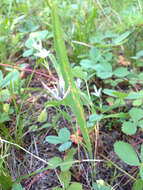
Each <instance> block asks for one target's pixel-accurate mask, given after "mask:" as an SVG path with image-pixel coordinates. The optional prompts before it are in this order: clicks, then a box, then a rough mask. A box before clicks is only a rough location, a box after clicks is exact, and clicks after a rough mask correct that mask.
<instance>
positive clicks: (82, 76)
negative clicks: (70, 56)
mask: <svg viewBox="0 0 143 190" xmlns="http://www.w3.org/2000/svg"><path fill="white" fill-rule="evenodd" d="M72 73H73V76H74V77H77V78H80V79H83V80H87V73H86V72H84V71H83V70H82V67H78V66H76V67H74V68H73V69H72Z"/></svg>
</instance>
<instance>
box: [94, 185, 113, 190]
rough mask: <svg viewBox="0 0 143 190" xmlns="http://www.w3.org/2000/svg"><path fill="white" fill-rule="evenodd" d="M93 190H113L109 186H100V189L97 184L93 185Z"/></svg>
mask: <svg viewBox="0 0 143 190" xmlns="http://www.w3.org/2000/svg"><path fill="white" fill-rule="evenodd" d="M93 189H94V190H111V188H110V187H108V186H100V187H99V185H98V184H97V183H94V184H93Z"/></svg>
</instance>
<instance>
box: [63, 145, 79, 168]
mask: <svg viewBox="0 0 143 190" xmlns="http://www.w3.org/2000/svg"><path fill="white" fill-rule="evenodd" d="M75 153H76V150H75V149H74V148H71V150H70V151H69V152H68V155H67V157H66V159H65V161H64V162H63V165H61V166H60V167H61V170H62V171H67V170H69V169H70V168H71V167H72V161H73V156H74V154H75Z"/></svg>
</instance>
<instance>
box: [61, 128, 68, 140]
mask: <svg viewBox="0 0 143 190" xmlns="http://www.w3.org/2000/svg"><path fill="white" fill-rule="evenodd" d="M58 135H59V138H60V139H61V140H62V141H63V142H67V141H68V140H69V139H70V131H69V130H68V129H67V128H62V129H60V131H59V134H58Z"/></svg>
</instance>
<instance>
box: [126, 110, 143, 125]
mask: <svg viewBox="0 0 143 190" xmlns="http://www.w3.org/2000/svg"><path fill="white" fill-rule="evenodd" d="M129 114H130V116H131V118H132V120H133V121H134V122H138V121H139V120H140V119H141V118H143V110H142V109H140V108H132V109H131V110H130V111H129Z"/></svg>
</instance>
